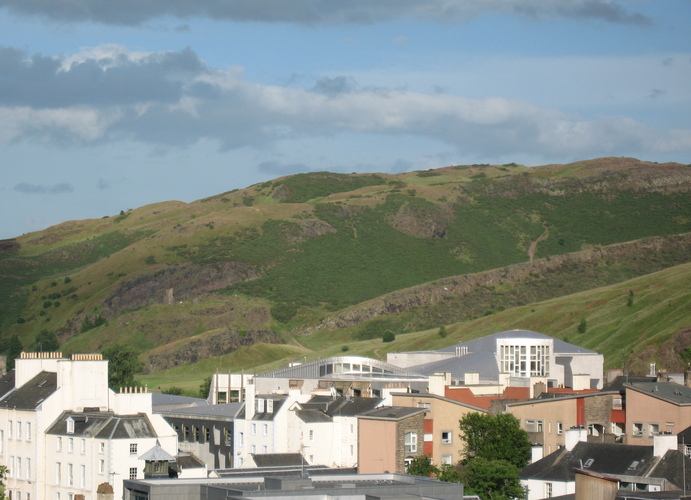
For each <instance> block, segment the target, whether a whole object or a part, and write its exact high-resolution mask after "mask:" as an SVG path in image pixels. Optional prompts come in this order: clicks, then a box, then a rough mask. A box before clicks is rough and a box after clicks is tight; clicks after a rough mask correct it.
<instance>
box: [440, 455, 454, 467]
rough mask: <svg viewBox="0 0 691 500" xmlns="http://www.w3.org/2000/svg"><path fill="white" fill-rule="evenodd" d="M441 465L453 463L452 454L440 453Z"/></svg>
mask: <svg viewBox="0 0 691 500" xmlns="http://www.w3.org/2000/svg"><path fill="white" fill-rule="evenodd" d="M441 464H442V465H453V455H442V456H441Z"/></svg>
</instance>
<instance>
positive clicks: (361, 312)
mask: <svg viewBox="0 0 691 500" xmlns="http://www.w3.org/2000/svg"><path fill="white" fill-rule="evenodd" d="M689 247H691V234H684V235H675V236H668V237H659V238H645V239H642V240H638V241H635V242H631V243H622V244H618V245H611V246H608V247H604V248H592V249H589V250H583V251H581V252H574V253H569V254H563V255H557V256H552V257H547V258H544V259H537V260H534V261H532V262H524V263H520V264H514V265H511V266H506V267H502V268H499V269H493V270H491V271H487V272H483V273H476V274H464V275H461V276H454V277H450V278H444V279H440V280H437V281H436V282H434V284H429V283H428V284H424V285H420V286H415V287H411V288H408V289H406V290H400V291H397V292H394V293H390V294H388V295H384V296H382V297H379V298H377V299H374V300H372V301H370V302H368V303H366V304H361V305H359V306H358V307H357V308H353V309H349V310H346V311H344V312H342V313H339V314H337V315H334V316H331V317H328V318H326V319H325V320H324V321H322V323H321V324H320V325H318V326H316V327H311V328H308V329H305V330H303V331H302V332H301V333H302V334H303V335H308V334H310V333H313V332H314V331H316V330H320V329H322V328H324V329H337V328H349V327H353V326H355V325H358V324H360V323H363V322H365V321H369V320H372V319H375V318H378V317H383V316H387V315H389V314H395V313H399V312H403V311H407V310H408V309H411V308H413V307H420V306H429V305H433V304H435V303H437V302H439V301H441V300H443V299H444V298H445V297H455V296H462V295H465V294H468V293H470V292H473V291H475V290H477V289H478V288H480V287H492V286H497V285H500V284H502V283H505V282H515V281H520V280H522V279H526V278H528V277H529V276H531V275H539V274H540V273H543V272H545V271H549V270H551V269H556V268H558V267H560V266H564V265H569V264H571V263H577V262H598V261H603V262H604V261H605V260H606V259H607V258H608V257H614V256H617V257H622V256H624V257H628V258H631V259H632V260H635V259H648V258H654V257H656V256H659V255H661V254H662V253H663V252H664V253H665V254H677V253H679V252H686V253H687V252H688V248H689Z"/></svg>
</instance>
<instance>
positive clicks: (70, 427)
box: [67, 417, 74, 434]
mask: <svg viewBox="0 0 691 500" xmlns="http://www.w3.org/2000/svg"><path fill="white" fill-rule="evenodd" d="M67 434H74V420H72V417H69V418H68V419H67Z"/></svg>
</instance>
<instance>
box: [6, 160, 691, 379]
mask: <svg viewBox="0 0 691 500" xmlns="http://www.w3.org/2000/svg"><path fill="white" fill-rule="evenodd" d="M690 185H691V168H689V167H688V166H685V165H679V164H664V165H659V164H655V163H649V162H641V161H638V160H635V159H627V158H602V159H597V160H590V161H584V162H578V163H574V164H569V165H548V166H544V167H533V168H526V167H522V166H519V165H515V164H507V165H493V166H490V165H467V166H450V167H444V168H440V169H436V170H429V171H418V172H409V173H404V174H397V175H385V174H333V173H328V172H320V173H310V174H299V175H294V176H290V177H284V178H280V179H276V180H274V181H270V182H265V183H262V184H258V185H255V186H251V187H248V188H246V189H242V190H235V191H231V192H227V193H223V194H219V195H217V196H213V197H210V198H207V199H204V200H199V201H197V202H193V203H189V204H185V203H181V202H166V203H158V204H154V205H148V206H145V207H141V208H138V209H135V210H130V211H127V212H121V213H120V214H119V215H115V216H112V217H104V218H102V219H96V220H85V221H72V222H67V223H64V224H60V225H58V226H54V227H51V228H48V229H46V230H44V231H39V232H36V233H31V234H27V235H24V236H21V237H18V238H16V239H12V240H4V241H2V242H0V303H2V304H3V307H2V308H1V309H0V343H1V344H0V349H1V350H4V351H5V352H7V351H8V348H9V341H10V339H11V338H12V337H13V336H17V337H18V338H19V339H20V341H21V343H22V344H23V346H24V348H25V349H35V348H36V347H37V346H35V345H34V343H35V338H36V335H37V334H38V333H39V332H41V331H44V330H48V331H50V332H54V333H55V334H56V336H57V337H58V339H59V341H60V343H61V349H62V350H63V352H65V353H70V352H77V351H100V350H102V349H103V348H105V347H108V346H110V345H112V344H114V343H116V342H128V343H130V344H132V345H135V346H137V347H138V348H140V349H141V350H142V352H143V359H144V360H145V361H146V362H147V370H148V371H151V372H156V371H164V370H169V369H171V368H172V369H174V368H175V367H181V366H187V367H188V369H192V368H191V366H190V364H195V363H196V364H198V363H207V364H203V366H210V365H213V364H217V363H215V362H213V360H209V361H205V360H207V359H208V358H214V357H216V356H219V355H220V356H231V358H224V359H227V360H229V361H230V362H232V363H234V364H235V363H240V364H241V365H243V366H245V364H244V363H243V361H242V360H240V359H239V358H238V357H236V356H235V355H234V353H239V352H244V351H245V350H246V349H249V348H250V347H251V346H253V345H259V344H258V343H261V345H264V346H266V345H269V344H273V345H275V346H276V347H277V349H273V351H275V352H274V354H273V355H272V359H273V360H274V361H275V362H278V360H280V359H283V358H288V357H290V356H292V355H295V354H297V355H308V354H302V353H303V352H306V353H309V354H314V355H320V354H322V353H328V352H333V351H334V349H340V348H341V346H343V345H356V344H357V345H360V343H359V342H357V341H360V340H362V341H364V342H365V344H367V343H368V342H369V343H371V344H372V352H373V349H375V348H376V349H379V351H378V352H377V353H375V354H381V352H383V351H381V341H380V340H378V339H380V338H381V335H382V334H383V332H385V331H386V330H391V331H392V332H394V333H396V334H398V336H399V339H400V338H401V337H402V335H401V334H403V333H406V332H411V333H409V335H415V333H413V332H417V331H424V330H427V329H430V328H438V327H439V325H442V324H445V325H450V324H452V323H456V322H467V321H471V322H472V321H473V320H474V321H490V320H492V319H495V318H498V317H499V316H503V315H504V314H506V313H508V312H509V310H512V311H515V310H521V308H525V307H530V304H532V303H535V302H540V301H544V300H547V299H550V298H554V297H561V296H566V295H569V296H575V295H570V294H574V293H577V292H585V291H588V290H591V289H595V288H598V287H602V286H609V285H614V284H616V283H621V282H623V281H625V280H630V279H632V278H636V277H639V276H645V275H648V274H650V273H657V272H659V271H661V270H663V269H667V268H671V267H673V266H679V265H682V264H685V263H687V262H689V261H690V260H691V259H689V257H690V255H689V254H690V252H689V251H688V249H689V242H690V241H689V239H690V236H689V233H690V232H691V207H690V205H691V204H689V203H688V198H689V186H690ZM687 288H688V287H687ZM634 300H635V302H634V303H635V304H638V303H639V300H638V297H635V299H634ZM640 302H642V299H641V301H640ZM635 308H636V306H633V307H632V308H631V310H633V309H635ZM530 309H532V307H530ZM596 309H597V308H596ZM502 311H504V312H502ZM594 312H595V311H594ZM499 313H501V314H499ZM557 316H563V314H559V313H557ZM591 316H592V318H591ZM595 316H596V315H588V317H587V322H588V325H589V326H588V330H590V329H591V328H592V327H593V326H594V325H593V323H592V322H593V321H594V319H593V318H594V317H595ZM674 317H675V318H677V319H678V321H679V322H680V323H685V324H687V325H688V323H689V321H688V316H687V313H686V312H685V311H684V310H675V312H674ZM579 321H580V319H579ZM636 321H638V320H636ZM641 321H642V320H641ZM463 324H465V323H463ZM511 327H518V326H511ZM535 329H538V330H540V329H539V328H535ZM540 331H544V328H543V329H542V330H540ZM559 331H560V330H559ZM641 332H644V333H641V335H643V336H644V337H645V338H655V339H657V337H658V336H659V335H660V333H659V332H656V331H652V330H646V329H642V330H641ZM489 333H491V332H489ZM545 333H549V332H547V331H545ZM550 334H551V333H550ZM665 335H666V336H665V339H667V340H669V338H671V337H669V335H673V333H672V334H669V333H666V334H665ZM610 337H611V335H609V334H604V333H603V336H602V338H601V339H600V341H601V342H602V344H603V348H602V349H600V348H598V350H603V349H605V348H606V347H607V344H606V342H605V341H606V340H608V339H610ZM584 338H585V337H584ZM449 339H450V337H449ZM570 340H571V341H575V339H570ZM377 342H379V344H377ZM398 342H399V340H397V342H396V344H397V343H398ZM656 342H657V340H656ZM281 343H283V344H286V345H285V346H284V347H288V346H290V345H292V346H294V347H296V348H297V349H298V352H294V351H291V350H290V349H287V350H286V349H284V348H278V347H279V345H280V344H281ZM576 343H580V342H576ZM584 345H585V344H584ZM635 346H636V351H635V353H634V354H636V355H639V354H641V353H642V351H640V350H641V349H647V348H648V347H649V344H647V343H646V342H641V343H635ZM388 347H389V346H388V345H387V348H388ZM586 347H591V348H593V345H590V344H589V345H586ZM608 353H609V354H608V356H610V357H611V356H615V354H613V353H614V351H611V352H609V351H608ZM254 362H257V363H258V362H261V364H262V365H264V364H267V363H269V364H270V363H271V360H268V359H261V360H259V359H257V360H255V361H254ZM607 362H608V364H612V363H614V361H610V360H609V359H608V361H607ZM615 364H616V363H615ZM247 368H249V366H247Z"/></svg>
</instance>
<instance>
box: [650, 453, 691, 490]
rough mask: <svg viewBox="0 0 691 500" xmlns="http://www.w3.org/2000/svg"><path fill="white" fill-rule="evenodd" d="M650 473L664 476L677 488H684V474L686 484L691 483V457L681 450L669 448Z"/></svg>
mask: <svg viewBox="0 0 691 500" xmlns="http://www.w3.org/2000/svg"><path fill="white" fill-rule="evenodd" d="M649 475H650V476H652V477H664V478H665V479H667V480H668V481H669V482H671V483H672V484H674V485H675V486H676V487H677V488H682V487H683V486H684V475H686V484H687V485H688V484H691V459H690V458H689V457H687V456H684V454H683V453H681V452H680V451H679V450H668V451H667V453H665V455H664V456H663V457H662V459H661V460H660V461H659V462H658V463H657V464H656V465H655V468H654V469H653V470H652V471H651V472H650V474H649Z"/></svg>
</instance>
